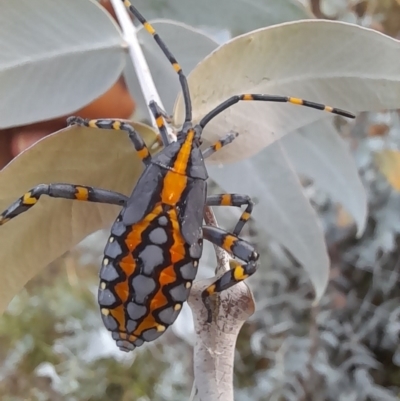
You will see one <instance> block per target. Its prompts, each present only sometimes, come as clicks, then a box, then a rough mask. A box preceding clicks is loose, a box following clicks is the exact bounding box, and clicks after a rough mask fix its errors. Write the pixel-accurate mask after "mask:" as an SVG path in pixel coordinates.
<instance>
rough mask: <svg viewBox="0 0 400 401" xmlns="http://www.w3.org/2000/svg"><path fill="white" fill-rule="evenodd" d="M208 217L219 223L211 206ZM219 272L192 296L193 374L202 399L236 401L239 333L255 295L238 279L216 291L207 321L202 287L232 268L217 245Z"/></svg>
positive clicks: (202, 284) (195, 287)
mask: <svg viewBox="0 0 400 401" xmlns="http://www.w3.org/2000/svg"><path fill="white" fill-rule="evenodd" d="M204 218H205V221H206V224H209V225H217V222H216V219H215V216H214V213H213V211H212V209H211V208H206V212H205V216H204ZM215 253H216V256H217V269H216V272H217V276H216V277H213V278H212V279H207V280H202V281H199V282H196V283H195V284H194V285H193V288H192V290H191V293H190V297H189V301H188V302H189V305H190V307H191V309H192V312H193V317H194V325H195V332H196V343H195V346H194V376H195V386H196V388H197V392H196V393H197V397H198V398H197V399H198V400H200V401H214V400H215V401H216V400H218V401H233V399H234V397H233V361H234V352H235V345H236V340H237V336H238V334H239V331H240V329H241V327H242V325H243V323H244V322H245V321H246V320H247V319H248V318H249V317H250V316H251V315H252V314H253V313H254V309H255V306H254V299H253V295H252V293H251V291H250V289H249V288H248V286H247V285H246V284H245V283H244V282H241V283H238V284H236V285H234V286H233V287H231V288H229V289H228V290H225V291H223V292H222V293H221V294H217V295H215V297H214V302H213V307H214V310H213V321H212V323H210V324H208V323H207V322H206V316H207V313H206V310H205V307H204V304H203V302H202V299H201V293H202V291H203V290H204V289H205V288H206V287H207V286H208V285H210V284H211V283H212V282H214V281H215V279H216V278H217V277H220V276H221V275H222V274H223V273H224V272H226V271H228V270H229V255H228V254H227V253H226V252H225V251H223V250H222V249H221V248H219V247H215Z"/></svg>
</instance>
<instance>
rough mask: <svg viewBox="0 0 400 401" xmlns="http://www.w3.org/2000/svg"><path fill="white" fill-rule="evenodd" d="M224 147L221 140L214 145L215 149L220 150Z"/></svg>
mask: <svg viewBox="0 0 400 401" xmlns="http://www.w3.org/2000/svg"><path fill="white" fill-rule="evenodd" d="M221 148H222V143H221V141H218V142H217V143H216V144H215V145H214V149H215V150H216V151H218V150H220V149H221Z"/></svg>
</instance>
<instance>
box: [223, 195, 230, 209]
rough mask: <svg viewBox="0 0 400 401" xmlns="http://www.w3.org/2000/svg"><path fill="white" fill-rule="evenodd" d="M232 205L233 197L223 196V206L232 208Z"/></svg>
mask: <svg viewBox="0 0 400 401" xmlns="http://www.w3.org/2000/svg"><path fill="white" fill-rule="evenodd" d="M231 204H232V197H231V196H230V195H229V194H224V195H222V198H221V205H222V206H230V205H231Z"/></svg>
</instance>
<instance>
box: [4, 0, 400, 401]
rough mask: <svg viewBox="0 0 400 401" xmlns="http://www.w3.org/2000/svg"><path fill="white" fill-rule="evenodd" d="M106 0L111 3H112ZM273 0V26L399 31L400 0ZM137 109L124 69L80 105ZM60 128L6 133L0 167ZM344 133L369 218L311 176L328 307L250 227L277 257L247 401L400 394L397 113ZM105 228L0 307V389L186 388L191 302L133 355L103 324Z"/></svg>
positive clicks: (17, 399) (267, 279) (155, 6)
mask: <svg viewBox="0 0 400 401" xmlns="http://www.w3.org/2000/svg"><path fill="white" fill-rule="evenodd" d="M169 1H171V2H172V1H173V0H169ZM100 3H101V4H102V5H103V6H104V7H105V8H106V9H107V10H108V11H109V12H110V13H111V14H112V7H111V5H110V4H109V2H108V1H101V2H100ZM160 3H161V2H156V1H148V2H147V4H146V8H147V9H150V11H151V10H152V12H153V14H152V15H151V14H150V15H148V10H146V11H144V10H142V9H141V8H140V1H139V2H138V5H137V6H138V8H139V10H142V12H143V13H144V14H145V13H146V12H147V14H146V16H148V18H149V19H150V18H152V17H164V15H162V12H160V9H159V6H160ZM165 3H168V1H166V2H165ZM270 3H271V6H270V7H271V10H270V12H269V14H268V16H266V19H265V21H264V23H263V25H264V26H266V25H270V24H274V23H279V22H285V21H289V20H295V19H302V18H325V19H332V20H340V21H346V22H351V23H356V24H359V25H362V26H365V27H369V28H372V29H375V30H378V31H380V32H383V33H385V34H387V35H390V36H392V37H395V38H398V39H400V1H399V0H375V1H372V0H365V1H357V0H302V1H301V2H300V1H297V0H291V1H282V3H280V1H275V2H270ZM278 3H279V4H280V5H279V4H278ZM232 7H235V5H234V4H233V5H232ZM183 11H185V12H187V13H189V11H190V10H182V13H181V14H180V15H179V19H180V20H181V21H182V22H187V23H189V24H192V25H193V21H192V19H191V16H190V15H187V16H185V12H183ZM168 17H169V18H171V19H172V16H168ZM197 18H198V21H197V24H196V25H195V27H197V28H200V29H202V30H204V31H205V32H206V33H207V34H209V35H211V36H213V37H214V39H215V40H217V41H219V42H223V41H224V40H227V39H228V38H229V37H231V36H236V35H238V34H241V33H243V32H246V31H248V30H251V29H255V28H256V27H251V24H249V23H243V30H242V31H241V30H240V29H237V28H235V29H228V28H227V26H225V25H224V26H221V28H220V29H215V27H211V26H208V25H207V21H208V19H207V18H208V16H207V15H198V16H197ZM177 19H178V16H177ZM227 25H229V22H228V23H227ZM248 25H250V27H249V29H248ZM138 96H140V94H138ZM135 109H136V103H135V99H134V96H133V97H132V96H131V95H130V93H129V92H128V90H127V85H126V82H125V81H124V79H123V78H121V79H120V80H119V81H118V82H117V83H116V84H115V85H114V86H113V87H112V88H111V89H110V90H109V91H108V92H107V93H105V94H104V95H103V96H102V97H101V98H99V99H97V100H96V101H94V102H93V103H92V104H90V105H88V106H86V107H85V108H84V109H82V110H80V111H78V112H77V113H76V114H77V115H81V116H82V117H88V118H97V117H110V118H111V117H118V118H130V117H131V116H132V115H134V113H135ZM64 126H65V118H59V119H57V120H53V121H49V122H43V123H38V124H34V125H30V126H25V127H16V128H12V129H7V130H3V131H1V132H0V165H1V167H3V166H5V165H6V164H7V163H8V162H9V161H10V160H11V159H12V158H13V157H15V156H16V155H17V154H19V153H20V152H21V151H23V150H24V149H25V148H26V147H28V146H30V145H31V144H32V143H33V142H35V141H36V140H38V139H40V138H41V137H43V136H45V135H47V134H49V133H51V132H54V131H56V130H58V129H61V128H63V127H64ZM338 128H339V129H340V126H339V127H338ZM341 135H342V137H343V138H344V139H345V140H346V141H347V143H348V144H349V146H350V148H351V150H352V152H353V154H354V157H355V160H356V163H357V166H358V169H359V172H360V175H361V177H362V180H363V183H364V185H365V188H366V191H367V195H368V203H369V217H368V225H367V229H366V231H365V233H364V234H363V236H362V237H361V238H360V239H358V240H356V239H355V232H356V228H355V224H354V222H353V220H352V219H351V217H350V216H349V215H348V214H347V213H346V212H345V211H344V210H343V209H342V208H341V207H340V206H339V205H337V204H335V203H333V202H332V201H331V200H330V199H329V198H328V196H327V195H326V194H325V193H323V192H322V191H320V190H318V189H316V188H315V187H314V185H313V184H312V183H311V182H310V181H308V180H306V179H303V180H302V183H303V185H304V187H305V190H306V194H307V196H308V197H309V199H310V202H311V203H312V205H313V206H314V207H315V209H316V210H317V212H318V214H319V216H320V218H321V221H322V223H323V226H324V230H325V234H326V241H327V243H328V248H329V253H330V257H331V260H332V264H331V275H330V284H329V288H328V291H327V293H326V295H325V297H324V298H323V301H322V302H321V304H320V305H319V306H318V308H312V307H311V301H312V294H313V292H312V288H311V285H310V283H309V279H308V277H307V275H306V273H305V272H304V269H303V268H301V267H299V266H298V265H297V264H296V262H295V261H294V260H293V259H292V258H291V257H290V255H289V254H288V253H287V252H285V251H284V250H283V249H282V248H281V247H280V246H279V245H278V244H277V243H275V242H274V241H273V240H272V239H270V238H265V236H264V235H260V234H259V233H258V230H257V226H256V224H255V223H254V222H253V221H250V223H249V225H248V228H247V231H246V232H245V237H246V238H247V239H249V240H250V241H251V242H252V243H254V244H255V245H256V246H257V248H258V249H260V250H262V251H263V252H264V254H265V255H268V257H264V258H263V260H262V261H261V267H260V269H259V271H258V272H257V275H256V276H257V277H253V278H251V279H250V280H248V282H249V285H250V287H251V289H252V290H253V293H254V296H255V299H256V306H257V310H256V313H255V314H254V315H253V316H252V318H251V319H250V320H249V321H248V322H247V323H246V324H245V325H244V327H243V329H242V331H241V333H240V335H239V338H238V343H237V351H236V360H235V391H236V393H235V399H236V400H238V401H247V400H252V401H257V400H260V401H262V400H277V401H278V400H279V401H281V400H282V401H286V400H288V401H292V400H293V401H303V400H304V401H306V400H313V401H314V400H315V401H318V400H321V401H323V400H326V401H330V400H332V401H342V400H346V401H352V400H354V401H358V400H360V401H363V400H365V401H369V400H371V401H372V400H390V401H395V400H399V399H400V302H399V301H400V285H399V284H400V253H399V247H398V245H399V243H400V238H399V233H400V217H399V216H400V213H399V210H400V196H399V191H400V151H399V148H400V116H399V113H398V111H391V112H386V111H382V112H380V113H368V114H367V113H365V114H362V115H360V116H359V117H358V118H357V121H356V124H355V125H354V126H353V127H352V129H351V130H349V129H346V128H343V129H342V130H341ZM231 219H232V215H231V214H227V215H226V216H224V215H223V213H221V222H222V225H224V222H225V221H228V222H230V221H231ZM231 225H232V223H229V226H231ZM106 237H107V233H102V232H101V233H95V234H93V235H92V236H90V237H89V238H87V239H86V240H85V241H84V242H83V243H82V244H80V245H79V246H78V247H77V248H76V249H74V250H71V252H69V253H68V254H66V255H64V256H63V257H62V258H60V259H59V260H57V261H55V262H54V263H52V264H51V265H50V266H48V267H47V268H46V269H45V270H43V271H42V273H41V274H40V275H39V276H37V277H35V279H33V280H31V281H30V282H29V283H28V285H27V286H26V288H25V289H24V290H23V291H22V292H21V293H20V294H19V295H18V296H16V297H15V298H14V300H13V301H12V303H11V304H10V306H9V308H8V310H7V312H6V313H5V314H4V315H3V316H1V317H0V398H1V400H4V401H22V400H43V401H45V400H54V401H57V400H68V401H70V400H71V401H75V400H76V401H86V400H88V401H89V400H90V401H103V400H104V401H105V400H115V401H119V400H121V401H126V400H140V401H147V400H154V401H158V400H160V401H161V400H165V401H169V400H171V401H172V400H173V401H179V400H187V399H188V398H189V394H190V391H191V386H192V382H193V373H192V372H193V368H192V365H193V360H192V344H193V335H192V326H191V325H190V324H188V323H187V322H188V321H190V310H189V309H188V308H186V309H185V310H184V311H183V313H182V314H183V315H184V318H182V319H180V320H179V321H178V322H177V323H176V324H175V325H174V326H173V327H172V329H170V330H169V331H168V332H167V333H166V334H165V335H163V336H162V337H161V338H160V339H159V340H158V341H156V342H155V343H151V344H149V345H145V346H143V347H141V348H139V349H137V350H135V352H134V353H131V354H125V353H121V352H120V351H118V349H117V348H116V346H115V343H114V341H113V340H111V337H110V335H109V333H108V332H107V331H106V330H105V329H104V327H103V324H102V321H101V318H100V313H99V310H98V305H97V301H96V296H97V286H98V271H99V262H100V258H101V253H102V250H103V245H102V244H104V243H105V239H106ZM213 263H214V262H213V260H212V259H211V260H205V261H204V262H203V265H202V271H201V273H200V274H199V276H200V277H205V276H211V275H213Z"/></svg>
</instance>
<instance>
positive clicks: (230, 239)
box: [222, 235, 237, 252]
mask: <svg viewBox="0 0 400 401" xmlns="http://www.w3.org/2000/svg"><path fill="white" fill-rule="evenodd" d="M236 241H237V238H236V237H234V236H233V235H227V236H226V237H225V239H224V242H223V243H222V248H223V249H225V250H226V251H228V252H232V248H233V245H235V242H236Z"/></svg>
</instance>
